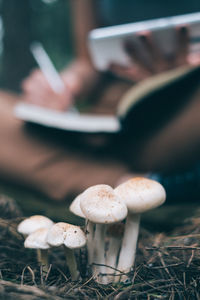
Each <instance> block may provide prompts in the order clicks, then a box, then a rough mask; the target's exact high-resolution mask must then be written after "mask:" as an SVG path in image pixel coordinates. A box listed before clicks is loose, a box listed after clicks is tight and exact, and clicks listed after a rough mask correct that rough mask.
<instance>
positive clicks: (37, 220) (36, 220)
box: [17, 215, 54, 236]
mask: <svg viewBox="0 0 200 300" xmlns="http://www.w3.org/2000/svg"><path fill="white" fill-rule="evenodd" d="M53 224H54V223H53V221H52V220H50V219H49V218H47V217H45V216H40V215H35V216H31V217H29V218H27V219H25V220H23V221H22V222H20V223H19V225H18V227H17V230H18V232H20V233H21V234H23V235H24V236H27V235H29V234H31V233H32V232H34V231H36V230H37V229H40V228H47V229H49V228H51V227H52V226H53Z"/></svg>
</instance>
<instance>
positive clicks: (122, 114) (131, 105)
mask: <svg viewBox="0 0 200 300" xmlns="http://www.w3.org/2000/svg"><path fill="white" fill-rule="evenodd" d="M198 79H200V68H197V67H196V68H194V67H193V68H192V67H180V68H178V69H175V70H172V71H168V72H165V73H163V74H159V75H157V76H154V77H151V78H150V79H147V80H145V81H142V82H141V83H139V84H137V85H134V86H133V87H132V88H131V89H130V90H129V91H128V92H127V93H126V94H125V95H124V96H123V97H122V99H121V101H120V104H119V107H118V111H117V114H116V116H107V115H92V114H77V113H74V112H56V111H52V110H49V109H46V108H42V107H38V106H35V105H31V104H27V103H22V102H21V103H18V104H17V105H16V106H15V109H14V114H15V116H16V117H17V118H19V119H22V120H24V121H26V122H31V123H36V124H40V125H43V126H47V127H52V128H57V129H63V130H67V131H74V132H87V133H119V132H123V131H131V132H133V131H135V133H137V131H138V129H140V131H141V130H144V131H145V130H146V129H147V130H148V129H149V128H151V127H152V128H153V127H154V126H160V125H161V124H162V122H163V121H164V120H165V119H166V118H168V116H169V114H171V113H173V111H175V110H176V109H177V108H179V106H180V105H182V102H183V99H184V97H186V96H187V95H188V96H189V92H190V90H192V87H193V86H195V85H197V84H198V83H199V80H198Z"/></svg>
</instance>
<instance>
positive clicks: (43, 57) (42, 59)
mask: <svg viewBox="0 0 200 300" xmlns="http://www.w3.org/2000/svg"><path fill="white" fill-rule="evenodd" d="M30 50H31V53H32V54H33V57H34V58H35V60H36V62H37V64H38V66H39V67H40V69H41V71H42V73H43V74H44V76H45V78H46V80H47V81H48V83H49V85H50V86H51V88H52V90H53V91H54V92H55V93H57V94H59V93H61V92H62V91H63V90H64V89H65V85H64V82H63V80H62V78H61V77H60V74H59V73H58V71H57V70H56V68H55V67H54V65H53V63H52V62H51V60H50V58H49V56H48V54H47V53H46V51H45V49H44V47H43V46H42V44H41V43H39V42H33V43H32V44H31V46H30ZM70 110H71V111H74V112H78V111H77V109H76V108H74V107H71V108H70Z"/></svg>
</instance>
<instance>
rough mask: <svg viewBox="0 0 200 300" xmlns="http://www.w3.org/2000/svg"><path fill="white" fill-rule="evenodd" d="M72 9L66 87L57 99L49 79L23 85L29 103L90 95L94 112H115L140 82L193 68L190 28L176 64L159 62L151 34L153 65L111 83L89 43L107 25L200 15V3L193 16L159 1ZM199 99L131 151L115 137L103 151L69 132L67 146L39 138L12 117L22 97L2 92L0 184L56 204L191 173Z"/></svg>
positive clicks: (56, 105)
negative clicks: (135, 179)
mask: <svg viewBox="0 0 200 300" xmlns="http://www.w3.org/2000/svg"><path fill="white" fill-rule="evenodd" d="M71 3H72V9H73V21H74V34H75V43H76V49H77V51H76V52H77V53H76V56H77V58H76V60H75V61H74V62H72V63H71V65H70V66H68V67H67V68H66V69H65V70H64V71H63V72H62V73H61V77H62V79H63V81H64V83H65V85H66V88H65V90H64V91H63V93H61V94H60V95H57V94H56V93H54V92H53V91H52V89H51V88H50V86H49V85H48V83H47V81H46V79H45V77H44V76H43V74H42V73H41V72H40V71H39V70H35V71H33V72H32V73H31V74H30V76H29V77H28V78H27V79H25V80H24V82H23V84H22V86H23V91H24V94H23V99H24V100H25V101H28V102H30V103H34V104H37V105H41V106H45V107H49V108H52V109H57V110H66V109H68V108H69V107H70V106H71V105H72V104H73V103H74V102H75V101H76V100H77V99H79V98H84V97H90V96H91V95H92V96H93V98H94V95H95V98H96V99H95V103H94V107H93V110H92V111H93V112H95V113H97V112H98V113H102V112H103V113H115V112H116V107H117V104H118V102H119V101H120V99H121V97H122V95H123V94H124V92H125V91H127V89H129V88H130V87H131V86H132V85H133V83H135V82H137V81H140V80H143V79H146V78H148V77H150V76H153V75H155V74H158V73H160V72H164V71H166V70H169V69H170V68H175V67H178V66H180V65H183V64H188V63H189V61H188V52H187V47H188V36H187V28H183V29H181V30H180V31H179V32H178V33H177V39H178V43H177V51H176V52H177V53H176V55H175V56H174V58H173V59H171V60H170V61H166V59H165V58H163V57H161V56H160V58H159V59H156V62H155V53H156V52H157V48H156V45H152V44H151V35H150V34H149V33H147V34H146V33H145V34H144V35H143V36H141V38H142V39H143V43H144V46H146V47H148V48H149V49H151V56H152V65H151V66H145V65H143V64H142V62H141V61H140V60H139V58H138V57H137V68H132V66H130V67H129V68H124V67H121V66H119V65H116V64H115V65H112V66H111V71H112V72H113V73H115V74H116V75H117V76H115V75H112V72H110V73H109V72H108V73H109V74H107V75H106V76H107V77H106V76H105V74H100V73H99V72H97V71H96V70H95V69H94V68H93V66H92V63H91V61H90V57H89V54H88V50H87V46H86V39H87V35H88V32H89V31H90V30H91V29H93V28H95V27H98V26H100V24H103V25H115V24H120V23H127V22H130V21H131V22H134V21H138V20H141V19H144V16H145V14H146V16H145V17H146V19H149V18H153V17H154V18H155V17H161V16H168V15H175V14H182V13H189V12H192V11H195V10H196V9H197V7H198V3H197V1H191V3H190V6H191V7H192V8H191V10H189V9H188V7H187V6H188V5H186V2H183V3H182V5H181V8H180V7H179V6H178V4H177V7H176V6H175V2H174V1H173V2H172V1H170V2H169V3H166V4H165V5H164V4H163V3H162V6H159V5H158V1H149V2H145V5H144V3H142V2H141V1H140V3H136V2H134V1H130V0H129V1H127V2H126V4H124V3H123V4H122V2H121V1H108V0H107V1H92V0H87V1H83V0H76V1H72V2H71ZM157 13H159V15H156V14H157ZM126 50H127V51H129V53H130V55H133V52H134V51H133V50H134V49H130V46H129V47H128V48H127V49H126ZM134 58H135V54H134ZM157 58H158V56H157ZM105 78H106V79H105ZM122 78H124V79H122ZM199 80H200V78H199ZM199 97H200V90H198V89H197V90H195V91H194V92H193V91H192V92H191V97H190V101H188V103H187V105H186V106H184V107H183V109H181V110H180V112H178V113H177V115H176V116H175V117H174V118H173V119H172V120H170V122H169V123H167V124H165V126H163V127H162V128H159V129H158V130H156V131H155V132H153V133H150V134H145V135H142V136H140V135H139V136H138V137H137V138H134V137H132V139H129V141H127V140H126V141H125V144H121V143H120V142H119V140H116V139H115V138H110V139H107V138H105V139H104V138H103V140H101V141H100V145H99V140H96V139H95V137H94V138H91V137H88V136H87V135H85V136H83V135H81V134H80V136H79V137H78V138H77V136H76V135H75V136H74V134H70V133H65V134H66V137H65V141H64V143H61V141H58V140H57V139H56V138H54V136H53V134H52V135H51V134H50V137H47V136H46V134H44V135H43V134H40V133H39V132H38V131H30V130H27V127H25V126H24V124H23V122H21V121H19V120H16V119H14V117H13V115H12V109H13V106H14V104H15V100H16V101H18V100H19V98H17V97H16V99H14V98H15V97H14V96H12V95H7V94H3V93H2V99H3V98H5V99H6V104H5V105H4V111H3V117H2V118H4V120H3V124H4V126H2V128H1V133H0V134H1V138H2V140H3V141H5V142H4V143H3V145H2V147H1V149H0V177H2V178H4V179H7V180H9V181H14V182H17V183H19V184H23V185H26V186H28V187H30V188H34V189H35V190H38V191H40V192H42V193H45V194H46V195H48V196H49V197H50V198H54V199H63V198H65V197H66V196H67V195H70V194H77V193H79V192H81V191H82V190H84V189H85V188H86V187H88V186H90V185H94V184H98V183H107V184H110V185H112V186H114V185H115V184H116V183H117V182H119V180H121V178H122V177H123V176H124V175H126V174H130V173H131V174H132V173H133V172H139V173H140V172H154V171H159V172H164V173H170V172H172V171H177V170H178V171H179V170H181V169H184V168H187V167H188V166H192V164H193V163H194V164H195V163H196V161H197V160H198V158H199V148H200V147H199V146H200V144H199V141H200V139H199V135H200V132H199V129H198V128H199V118H198V108H199V106H200V104H199V103H200V102H199ZM20 99H21V97H20ZM116 149H118V150H117V151H116Z"/></svg>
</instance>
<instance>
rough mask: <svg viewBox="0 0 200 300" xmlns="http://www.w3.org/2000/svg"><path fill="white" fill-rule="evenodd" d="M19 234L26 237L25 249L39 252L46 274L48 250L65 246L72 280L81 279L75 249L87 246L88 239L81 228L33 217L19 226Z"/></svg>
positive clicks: (39, 261)
mask: <svg viewBox="0 0 200 300" xmlns="http://www.w3.org/2000/svg"><path fill="white" fill-rule="evenodd" d="M17 229H18V232H19V233H21V234H23V235H24V237H25V241H24V247H25V248H31V249H36V250H37V260H38V263H40V264H41V265H42V266H43V270H44V271H45V272H47V271H48V269H49V261H48V249H50V248H52V247H58V246H63V247H64V250H65V253H66V264H67V267H68V269H69V272H70V275H71V279H72V280H77V279H78V278H79V271H78V269H77V264H76V258H75V256H74V249H79V248H81V247H83V246H85V243H86V237H85V234H84V232H83V231H82V229H81V228H80V227H79V226H75V225H72V224H68V223H64V222H59V223H55V224H54V223H53V221H51V220H50V219H49V218H47V217H45V216H38V215H36V216H32V217H30V218H27V219H25V220H23V221H22V222H21V223H20V224H19V225H18V228H17Z"/></svg>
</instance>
